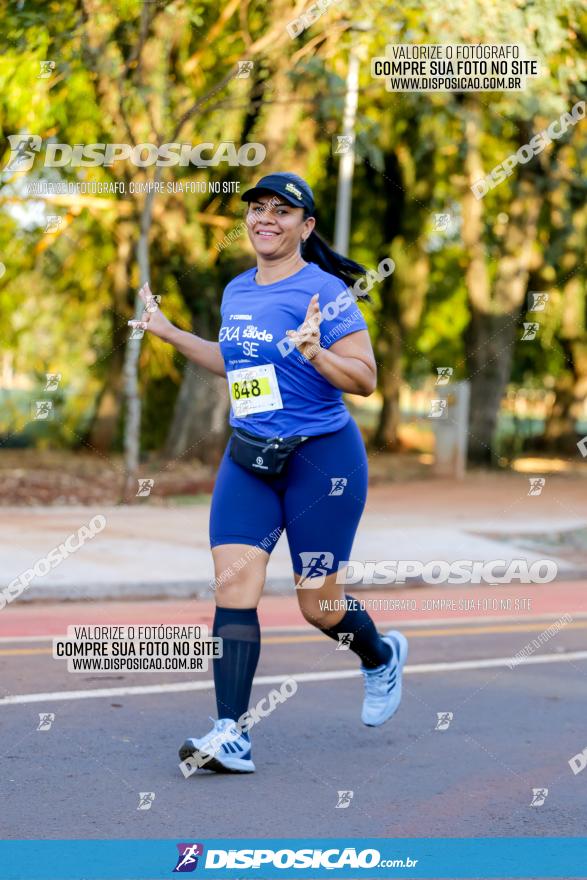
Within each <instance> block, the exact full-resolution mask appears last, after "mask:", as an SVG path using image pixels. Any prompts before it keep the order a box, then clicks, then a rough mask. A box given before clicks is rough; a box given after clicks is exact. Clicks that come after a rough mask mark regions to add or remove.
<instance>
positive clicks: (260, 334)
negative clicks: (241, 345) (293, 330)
mask: <svg viewBox="0 0 587 880" xmlns="http://www.w3.org/2000/svg"><path fill="white" fill-rule="evenodd" d="M243 339H261V340H263V342H273V334H272V333H267V331H266V330H259V328H258V327H256V326H255V325H254V324H249V326H248V327H245V329H244V332H243Z"/></svg>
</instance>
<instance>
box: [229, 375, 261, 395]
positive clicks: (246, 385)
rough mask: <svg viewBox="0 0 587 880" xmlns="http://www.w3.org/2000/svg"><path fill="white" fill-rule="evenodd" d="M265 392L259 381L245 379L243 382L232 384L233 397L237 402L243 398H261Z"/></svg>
mask: <svg viewBox="0 0 587 880" xmlns="http://www.w3.org/2000/svg"><path fill="white" fill-rule="evenodd" d="M262 393H263V392H262V391H261V386H260V385H259V380H258V379H244V380H243V381H242V382H233V383H232V396H233V397H234V399H235V400H240V399H241V397H260V395H261V394H262Z"/></svg>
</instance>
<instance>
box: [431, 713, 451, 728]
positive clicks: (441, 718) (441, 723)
mask: <svg viewBox="0 0 587 880" xmlns="http://www.w3.org/2000/svg"><path fill="white" fill-rule="evenodd" d="M436 717H437V718H438V721H437V722H436V727H435V728H434V730H448V728H449V727H450V722H451V721H452V719H453V717H454V716H453V713H452V712H437V713H436Z"/></svg>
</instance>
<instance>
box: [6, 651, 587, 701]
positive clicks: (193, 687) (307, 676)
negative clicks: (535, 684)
mask: <svg viewBox="0 0 587 880" xmlns="http://www.w3.org/2000/svg"><path fill="white" fill-rule="evenodd" d="M513 660H515V663H516V666H530V665H533V664H539V663H572V662H573V661H575V660H587V651H574V652H572V653H568V654H538V655H537V656H535V657H514V656H511V657H492V658H490V659H488V660H454V661H452V662H445V663H418V664H417V665H415V666H406V668H405V669H404V672H405V673H406V674H410V673H411V674H413V675H414V674H418V673H425V672H458V671H461V670H467V669H495V668H499V667H500V666H509V665H510V664H511V663H512V661H513ZM359 675H360V671H359V670H358V669H341V670H339V671H335V670H333V671H331V672H297V673H293V672H292V673H286V672H284V673H283V674H281V675H259V676H257V677H256V678H255V679H254V681H253V684H255V685H259V684H264V685H265V684H280V683H281V682H283V681H284V680H285V679H286V678H295V680H296V681H304V682H310V681H336V680H339V679H345V678H356V677H358V676H359ZM213 687H214V681H213V680H212V679H209V680H207V681H192V682H174V683H173V684H159V685H157V684H154V685H138V686H137V687H116V688H93V689H91V690H85V691H54V692H53V693H43V694H13V695H11V696H9V697H2V698H1V699H0V706H10V705H15V704H17V703H46V702H55V701H56V700H89V699H96V698H99V697H126V696H143V695H144V694H172V693H182V692H184V691H207V690H212V689H213Z"/></svg>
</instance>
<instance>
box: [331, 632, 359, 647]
mask: <svg viewBox="0 0 587 880" xmlns="http://www.w3.org/2000/svg"><path fill="white" fill-rule="evenodd" d="M337 636H338V645H337V646H336V650H337V651H348V650H349V649H350V647H351V642H352V640H353V638H354V636H355V634H354V633H337Z"/></svg>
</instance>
